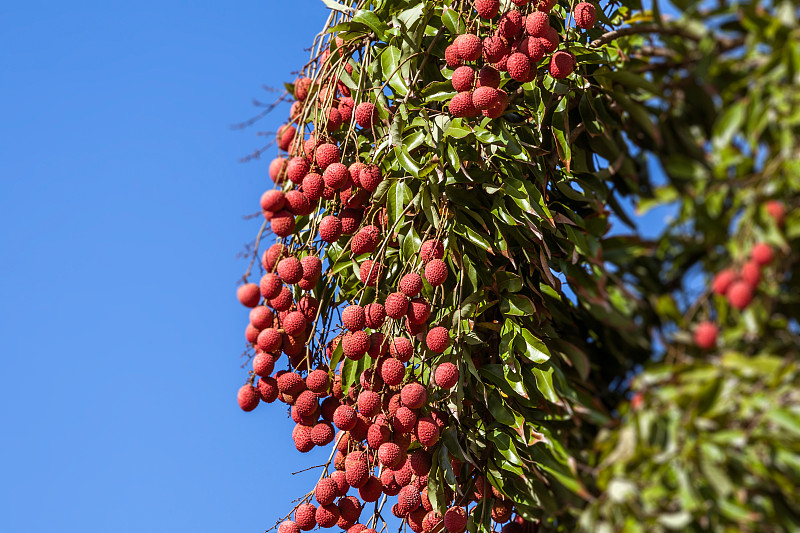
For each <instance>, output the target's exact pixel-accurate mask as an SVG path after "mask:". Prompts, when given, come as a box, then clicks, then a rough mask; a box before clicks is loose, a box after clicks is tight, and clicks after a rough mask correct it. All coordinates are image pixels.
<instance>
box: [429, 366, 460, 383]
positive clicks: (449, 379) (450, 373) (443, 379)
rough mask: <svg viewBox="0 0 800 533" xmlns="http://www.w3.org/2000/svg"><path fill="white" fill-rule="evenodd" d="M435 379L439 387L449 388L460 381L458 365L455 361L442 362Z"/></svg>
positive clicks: (434, 376)
mask: <svg viewBox="0 0 800 533" xmlns="http://www.w3.org/2000/svg"><path fill="white" fill-rule="evenodd" d="M433 381H434V382H435V383H436V386H437V387H441V388H443V389H449V388H451V387H453V386H455V384H456V383H458V367H457V366H456V365H454V364H453V363H442V364H440V365H439V366H438V367H437V368H436V372H435V373H434V375H433Z"/></svg>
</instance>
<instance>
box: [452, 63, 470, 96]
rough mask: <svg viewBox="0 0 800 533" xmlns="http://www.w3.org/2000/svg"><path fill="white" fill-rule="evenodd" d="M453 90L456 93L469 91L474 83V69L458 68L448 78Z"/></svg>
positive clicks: (467, 67)
mask: <svg viewBox="0 0 800 533" xmlns="http://www.w3.org/2000/svg"><path fill="white" fill-rule="evenodd" d="M450 81H451V82H452V84H453V89H454V90H456V91H458V92H463V91H469V90H471V89H472V85H473V84H474V83H475V69H473V68H472V67H469V66H463V67H458V68H457V69H455V70H454V71H453V75H452V76H451V77H450Z"/></svg>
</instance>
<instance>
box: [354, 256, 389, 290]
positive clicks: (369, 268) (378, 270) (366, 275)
mask: <svg viewBox="0 0 800 533" xmlns="http://www.w3.org/2000/svg"><path fill="white" fill-rule="evenodd" d="M382 273H383V266H382V265H379V264H377V263H375V262H374V261H372V260H371V259H367V260H366V261H364V262H363V263H361V267H360V268H359V278H361V283H363V284H364V285H366V286H368V287H374V286H375V285H377V284H378V280H379V279H380V276H381V274H382Z"/></svg>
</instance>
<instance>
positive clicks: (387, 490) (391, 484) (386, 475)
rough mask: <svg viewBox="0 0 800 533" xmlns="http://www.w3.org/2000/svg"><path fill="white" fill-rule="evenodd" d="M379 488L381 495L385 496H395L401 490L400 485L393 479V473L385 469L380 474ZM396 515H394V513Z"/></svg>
mask: <svg viewBox="0 0 800 533" xmlns="http://www.w3.org/2000/svg"><path fill="white" fill-rule="evenodd" d="M381 488H382V490H383V493H384V494H386V495H387V496H397V494H398V493H399V492H400V489H401V488H402V487H401V486H400V484H399V483H398V482H397V481H396V480H395V479H394V471H392V470H391V469H385V470H384V471H383V472H382V473H381ZM395 515H396V513H395Z"/></svg>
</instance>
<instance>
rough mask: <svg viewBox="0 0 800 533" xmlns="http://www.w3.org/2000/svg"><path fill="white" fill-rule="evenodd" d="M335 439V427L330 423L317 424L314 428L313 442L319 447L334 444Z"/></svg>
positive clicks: (312, 431)
mask: <svg viewBox="0 0 800 533" xmlns="http://www.w3.org/2000/svg"><path fill="white" fill-rule="evenodd" d="M333 437H334V432H333V426H331V425H330V424H329V423H328V422H320V423H319V424H315V425H314V428H313V429H312V430H311V441H312V442H313V443H314V444H316V445H317V446H327V445H328V444H330V443H331V442H333Z"/></svg>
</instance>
